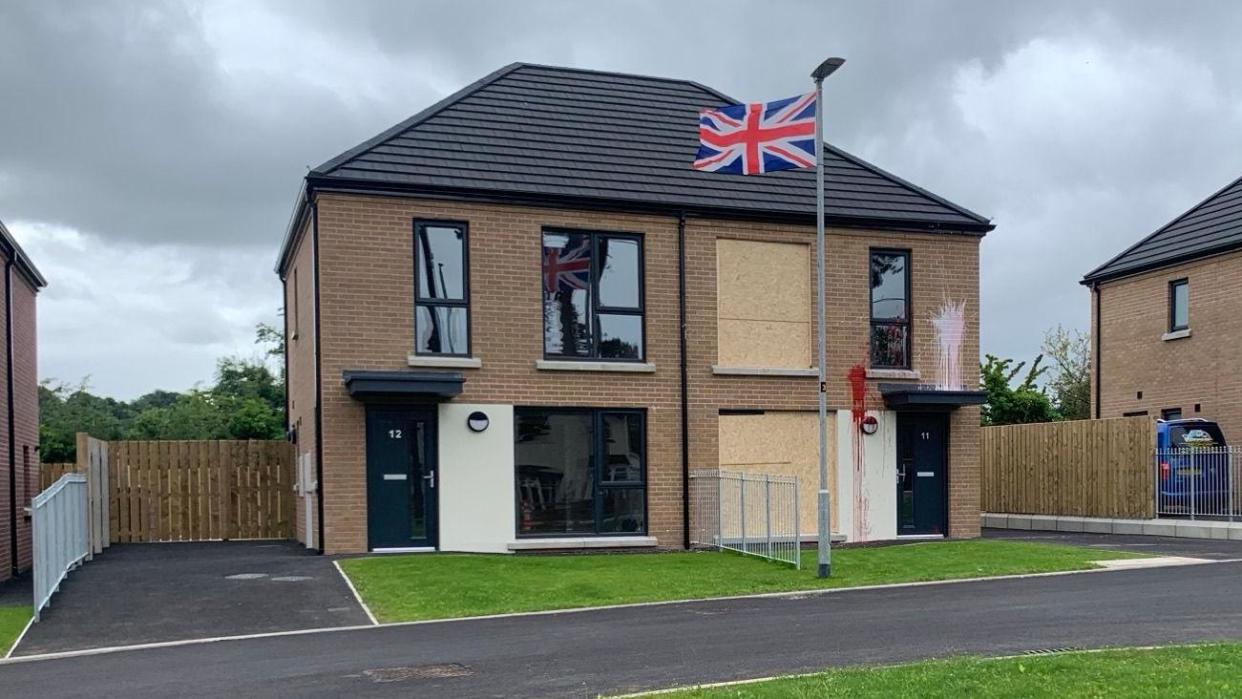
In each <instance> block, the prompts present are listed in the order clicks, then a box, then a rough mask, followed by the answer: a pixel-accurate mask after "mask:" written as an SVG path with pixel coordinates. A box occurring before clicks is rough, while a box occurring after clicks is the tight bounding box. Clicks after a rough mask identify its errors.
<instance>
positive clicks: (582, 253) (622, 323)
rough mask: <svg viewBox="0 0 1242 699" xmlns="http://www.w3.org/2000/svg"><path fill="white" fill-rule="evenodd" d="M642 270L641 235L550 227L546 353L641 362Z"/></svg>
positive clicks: (545, 257)
mask: <svg viewBox="0 0 1242 699" xmlns="http://www.w3.org/2000/svg"><path fill="white" fill-rule="evenodd" d="M642 269H643V248H642V238H641V237H639V236H636V235H623V234H615V233H591V232H580V231H562V230H555V231H554V230H547V231H544V233H543V283H542V286H543V353H544V355H545V356H547V357H554V358H573V359H609V360H630V361H641V360H642V358H643V275H642Z"/></svg>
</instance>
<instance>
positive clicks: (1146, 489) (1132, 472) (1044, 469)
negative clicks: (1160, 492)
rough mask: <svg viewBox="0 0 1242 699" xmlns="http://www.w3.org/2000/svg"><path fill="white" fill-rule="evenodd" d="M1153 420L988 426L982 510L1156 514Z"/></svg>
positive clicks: (983, 458) (1083, 514)
mask: <svg viewBox="0 0 1242 699" xmlns="http://www.w3.org/2000/svg"><path fill="white" fill-rule="evenodd" d="M1154 447H1155V424H1154V422H1153V421H1152V420H1151V418H1148V417H1127V418H1112V419H1106V420H1075V421H1071V422H1048V423H1041V424H1033V425H1004V426H999V427H985V428H983V436H982V440H981V454H980V457H981V462H982V474H981V476H982V482H981V484H980V485H981V503H980V504H981V505H982V509H983V511H984V512H998V513H1009V514H1037V515H1070V516H1079V517H1119V518H1127V519H1150V518H1152V517H1154V516H1155V504H1154V502H1155V491H1154V488H1155V472H1154V469H1153V466H1152V453H1153V452H1152V450H1153V448H1154Z"/></svg>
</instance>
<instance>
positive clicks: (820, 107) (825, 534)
mask: <svg viewBox="0 0 1242 699" xmlns="http://www.w3.org/2000/svg"><path fill="white" fill-rule="evenodd" d="M843 63H845V59H844V58H829V59H828V60H826V61H824V62H823V63H820V64H819V66H818V67H817V68H815V70H814V71H812V72H811V77H812V78H813V79H814V80H815V295H816V312H817V315H818V320H819V322H818V323H817V325H818V326H819V337H818V344H819V357H818V359H819V568H818V575H819V577H821V578H826V577H828V576H829V575H831V574H832V543H831V541H830V539H831V532H830V531H829V524H828V522H829V513H830V508H831V507H832V505H831V501H830V498H829V496H828V394H827V390H828V376H827V371H828V365H827V361H826V359H827V358H826V356H825V354H826V352H825V349H824V345H825V336H826V332H825V329H824V326H825V325H826V322H825V321H826V318H825V315H824V310H825V302H824V78H826V77H828V76H829V75H832V74H833V73H834V72H835V71H836V70H837V68H840V67H841V65H842V64H843Z"/></svg>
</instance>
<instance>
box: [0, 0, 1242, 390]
mask: <svg viewBox="0 0 1242 699" xmlns="http://www.w3.org/2000/svg"><path fill="white" fill-rule="evenodd" d="M238 13H243V14H245V15H246V17H245V18H244V19H235V20H234V21H232V22H229V21H222V18H223V19H224V20H228V19H229V18H230V17H236V16H237V15H238ZM1238 26H1242V5H1239V4H1237V3H1234V2H1225V1H1218V2H1195V3H1168V2H1157V1H1155V0H1135V1H1129V0H1112V1H1106V2H1094V3H1090V4H1087V3H1082V2H1078V1H1077V0H1060V1H1055V2H1040V3H1031V2H1016V1H1011V2H996V1H995V0H943V1H937V2H909V1H904V0H903V1H898V0H880V1H876V2H866V3H862V2H831V3H825V2H813V1H790V2H779V3H778V2H762V3H761V2H741V1H740V0H734V1H732V2H721V3H716V4H714V5H712V9H711V14H710V17H705V15H704V11H703V7H702V6H701V4H692V3H668V2H656V1H651V2H641V1H619V2H610V3H583V2H550V1H539V2H522V3H515V2H508V1H504V2H459V1H452V2H448V1H435V2H430V1H426V2H416V3H415V2H404V1H401V2H399V1H397V0H387V1H373V2H352V3H342V2H333V1H331V0H302V1H298V2H294V1H293V0H269V1H268V2H264V3H259V2H247V3H238V4H234V5H225V4H221V3H197V2H179V3H161V4H154V3H148V4H139V3H131V2H122V1H119V0H107V1H94V2H90V3H83V2H67V1H64V2H40V1H37V0H32V1H30V2H8V3H4V4H3V5H0V85H2V86H3V88H4V90H3V94H4V95H5V96H6V98H7V100H6V104H5V108H4V109H0V217H3V218H4V219H5V220H6V221H9V222H11V221H12V220H14V219H20V220H24V221H28V222H36V223H41V224H58V225H62V226H66V227H68V228H71V229H74V230H77V231H81V232H83V233H84V234H86V235H88V236H90V237H91V240H92V241H95V242H93V243H91V245H92V248H91V250H92V251H97V250H98V249H100V247H99V246H103V248H106V247H107V246H109V245H113V244H117V245H124V246H131V247H126V248H125V249H126V250H135V251H139V250H143V249H150V248H151V246H153V245H155V246H159V245H163V246H167V247H158V248H155V250H156V252H153V253H149V254H137V253H135V254H134V255H131V256H130V257H132V260H128V261H127V260H125V259H115V260H114V264H116V265H118V266H120V267H121V268H122V269H125V266H126V265H133V266H137V265H144V266H146V267H151V266H158V265H161V264H167V265H169V267H170V269H173V268H175V272H170V273H175V274H177V275H181V276H180V277H179V278H178V280H179V281H178V283H177V284H171V285H170V284H167V283H166V282H165V283H162V282H160V281H159V280H158V279H157V278H151V280H150V281H149V283H150V284H151V285H153V288H157V289H158V292H156V293H159V294H161V295H163V296H165V297H166V298H165V299H164V300H165V301H167V305H168V306H169V307H171V308H173V309H174V310H173V311H172V312H173V314H174V315H177V314H179V315H180V316H181V317H183V318H187V319H191V318H192V319H198V318H199V317H200V315H201V314H202V313H204V311H203V308H204V307H205V306H209V305H212V304H218V305H219V306H220V307H221V308H222V309H223V310H221V311H219V312H213V313H210V314H208V315H205V316H202V318H203V323H202V326H201V327H200V326H198V325H196V324H195V323H189V324H188V325H187V326H186V327H184V328H181V326H177V325H176V324H174V328H173V329H172V330H170V331H169V332H168V333H164V334H160V333H146V332H145V331H141V330H140V328H139V326H141V324H142V323H150V322H155V320H156V318H157V317H161V316H160V314H161V313H167V312H169V311H168V308H161V309H159V310H150V309H146V308H145V307H144V306H143V305H142V304H141V303H139V301H140V298H141V291H140V290H134V289H129V291H128V293H129V294H131V295H130V296H127V297H125V298H123V299H121V300H119V301H118V300H117V299H116V298H115V297H114V296H110V295H109V294H108V292H107V291H106V290H103V289H98V288H96V286H97V285H92V284H91V283H90V281H93V280H91V278H90V274H91V270H90V267H89V265H86V264H79V262H80V261H77V260H70V261H66V262H65V263H64V264H63V265H61V268H60V269H56V270H55V271H56V272H58V273H59V274H60V278H59V279H58V278H56V277H55V276H53V277H51V279H52V282H53V286H52V287H51V288H49V289H48V292H47V294H46V295H45V297H44V298H45V301H46V302H45V304H44V306H43V313H44V316H45V317H46V318H48V322H47V323H45V325H44V327H45V328H47V329H48V330H47V331H46V332H45V333H44V343H45V347H50V348H51V349H50V350H49V351H47V352H46V353H45V354H46V356H47V357H49V358H50V359H49V360H48V361H46V362H45V366H48V367H52V368H54V369H55V371H56V372H58V373H60V374H61V375H67V376H72V375H73V374H74V373H75V371H73V370H72V369H71V367H75V366H82V365H84V364H90V365H91V366H90V371H89V372H85V371H83V372H76V373H92V374H93V375H95V377H96V381H97V382H98V383H100V384H101V385H102V384H103V383H104V382H105V381H106V382H107V386H108V388H109V390H116V391H120V392H134V391H137V390H138V389H139V388H142V389H146V388H151V387H155V386H158V385H165V384H167V385H169V386H170V387H176V386H185V385H189V384H191V383H193V380H192V379H194V377H197V378H206V376H208V375H209V374H210V364H211V362H210V360H211V358H213V357H214V356H215V355H216V354H217V353H218V352H219V351H220V350H221V349H222V348H223V349H228V348H233V349H238V350H239V351H244V350H247V348H248V346H249V339H250V334H251V326H252V325H253V322H256V320H257V319H264V318H267V319H273V318H274V314H275V310H276V308H277V307H278V305H279V303H280V297H279V287H278V285H277V284H276V281H275V279H274V278H273V277H272V276H271V274H270V263H271V261H272V258H273V256H274V254H275V248H276V246H277V244H278V242H279V239H280V235H281V232H282V229H283V226H284V224H285V221H286V220H287V217H288V214H289V207H290V205H291V203H292V200H293V193H294V189H295V187H296V185H297V182H298V179H299V177H300V176H301V174H302V173H303V172H304V169H305V167H307V166H311V165H316V164H318V163H319V162H321V161H323V160H325V159H327V158H329V157H331V156H332V155H335V154H336V153H338V152H340V151H342V150H344V149H346V148H348V147H350V146H352V145H354V144H355V143H357V142H359V141H361V140H363V139H365V138H367V137H369V136H371V135H373V134H374V133H376V132H378V131H380V130H381V129H383V128H386V127H387V126H390V125H391V124H393V123H395V122H397V121H399V120H401V119H403V118H405V117H406V116H408V115H410V114H412V113H414V112H416V111H418V110H420V109H422V108H423V107H425V106H427V105H428V104H430V103H431V102H433V101H435V100H436V99H438V98H440V97H443V96H444V95H445V94H447V93H449V92H451V91H452V90H455V89H457V88H459V87H461V86H463V85H465V84H467V83H469V82H471V81H473V80H475V79H476V78H478V77H480V76H482V75H484V74H486V73H488V72H490V71H492V70H494V69H496V68H498V67H500V66H502V65H504V64H507V63H510V62H512V61H516V60H525V61H534V62H543V63H555V64H568V65H578V66H581V67H587V68H598V69H605V70H619V71H629V72H638V73H647V74H654V75H668V76H673V77H684V78H690V79H694V80H698V81H700V82H703V83H706V84H709V85H712V86H714V87H717V88H719V89H721V90H722V91H724V92H726V93H729V94H732V95H734V96H735V97H738V98H741V99H764V98H774V97H781V96H785V95H788V94H793V93H795V92H798V91H802V90H807V89H809V79H808V77H807V73H808V72H809V70H810V68H811V67H812V66H813V65H815V64H816V63H817V62H818V61H819V60H820V59H822V58H823V57H824V56H825V55H829V54H837V55H843V56H845V57H847V58H848V61H849V63H848V64H847V66H846V68H845V69H844V70H842V71H841V72H840V73H838V74H837V75H835V76H833V78H832V79H831V81H830V82H829V84H828V85H827V86H826V91H827V105H826V110H827V111H826V114H827V117H828V136H829V139H830V140H832V141H833V142H835V143H837V144H838V145H840V146H842V147H844V148H846V149H847V150H851V151H853V152H855V153H857V154H858V155H861V156H863V157H865V158H868V159H870V160H872V161H873V162H875V163H876V164H878V165H880V166H881V167H884V168H887V169H890V170H892V171H893V172H895V173H897V174H899V175H901V176H903V177H906V178H907V179H910V180H912V181H914V182H915V183H917V184H920V185H922V186H925V187H927V188H928V189H931V190H932V191H935V192H936V193H938V194H942V195H944V196H946V197H948V198H950V199H953V200H955V201H957V202H959V203H961V204H963V205H965V206H967V207H969V208H971V209H974V210H976V211H978V212H980V213H983V214H985V215H989V216H992V217H994V219H995V221H996V223H997V224H998V228H997V230H996V231H995V232H994V233H992V234H991V235H990V236H989V237H988V238H987V239H986V240H985V242H984V247H983V261H984V269H983V272H982V287H983V309H982V320H983V346H984V350H985V351H990V352H997V353H1001V354H1013V355H1022V356H1029V355H1030V354H1032V353H1033V352H1034V351H1035V350H1036V349H1037V348H1038V345H1039V341H1040V337H1041V335H1042V332H1043V330H1044V329H1045V328H1047V327H1050V326H1052V325H1055V324H1056V323H1058V322H1061V323H1066V324H1069V325H1073V326H1078V327H1085V324H1086V318H1087V312H1088V308H1087V298H1086V295H1085V292H1084V291H1083V290H1082V289H1081V288H1080V287H1079V286H1078V284H1077V280H1078V279H1079V278H1080V277H1081V275H1082V274H1083V273H1084V272H1086V271H1087V270H1089V269H1090V268H1092V267H1094V266H1095V265H1096V264H1098V263H1100V262H1102V261H1103V260H1104V259H1107V258H1108V257H1110V256H1111V255H1112V254H1114V253H1115V252H1117V251H1118V250H1120V248H1121V247H1123V246H1124V245H1126V244H1128V243H1130V242H1132V241H1134V240H1136V239H1137V238H1138V237H1140V236H1142V235H1144V234H1146V233H1148V232H1150V231H1151V230H1153V229H1155V228H1156V227H1157V226H1159V225H1161V224H1162V223H1164V222H1165V221H1167V220H1168V219H1169V218H1171V217H1172V216H1174V215H1176V214H1177V213H1179V212H1180V211H1182V210H1184V209H1185V208H1187V207H1189V206H1190V205H1192V204H1193V203H1195V202H1196V201H1198V200H1199V199H1201V198H1203V197H1204V196H1206V195H1207V194H1209V193H1210V192H1212V191H1213V190H1215V189H1216V188H1218V187H1219V186H1221V185H1223V184H1224V183H1225V182H1226V181H1228V180H1230V179H1232V178H1233V177H1236V176H1237V175H1239V174H1242V161H1239V160H1238V159H1237V158H1235V157H1233V155H1232V154H1233V153H1237V152H1239V149H1240V148H1242V80H1239V79H1238V78H1237V77H1236V76H1238V75H1242V43H1240V42H1238V41H1237V40H1236V33H1237V27H1238ZM1074 61H1077V63H1075V62H1074ZM18 234H19V236H20V235H21V231H20V230H19V231H18ZM23 242H25V241H23ZM45 243H46V241H45ZM46 249H48V250H49V251H51V250H61V248H59V247H57V246H55V245H50V244H48V246H47V248H46ZM62 252H63V251H62ZM48 254H53V253H51V252H49V253H48ZM63 254H68V253H63ZM160 255H165V256H166V257H163V258H161V257H160ZM173 263H175V264H173ZM132 271H133V274H135V275H138V277H137V278H140V279H147V277H145V276H143V275H146V274H148V273H149V271H150V270H149V269H137V268H136V267H134V268H133V270H132ZM84 279H85V280H88V281H83V280H84ZM58 284H63V287H61V289H60V290H58V289H57V285H58ZM118 303H120V304H123V305H124V304H129V305H130V306H131V307H132V310H129V311H124V312H120V313H118V314H117V315H118V316H119V318H122V319H123V321H121V322H123V323H125V324H127V326H128V327H132V328H134V330H132V331H131V332H130V335H131V337H132V340H131V342H130V344H128V345H125V344H124V343H122V344H119V345H117V346H116V347H112V346H109V347H108V348H106V351H102V350H101V352H100V353H98V354H97V355H94V356H92V357H90V358H89V360H88V359H84V358H83V357H82V355H81V353H76V354H75V353H73V352H71V351H69V350H68V349H64V350H62V349H61V346H62V344H63V345H64V346H65V347H69V346H70V345H69V343H71V342H76V341H80V338H79V336H78V335H75V334H73V333H74V332H75V331H74V330H73V329H74V328H75V327H79V326H81V327H91V328H95V327H97V324H98V323H99V322H102V321H100V320H99V318H105V319H106V317H107V315H108V313H107V309H108V308H109V306H110V305H116V304H118ZM177 328H180V329H177ZM139 342H141V343H147V344H150V345H153V346H154V349H156V350H158V349H159V348H160V347H165V348H172V349H170V350H169V351H168V352H166V353H165V354H168V355H170V356H171V354H173V353H179V355H180V356H181V357H182V358H183V361H182V362H181V363H177V362H175V361H173V360H171V359H167V360H166V359H161V358H152V359H150V360H148V363H147V366H148V367H150V368H149V369H144V371H142V372H135V371H132V370H130V369H129V368H128V366H127V363H126V362H125V361H123V360H122V359H121V358H122V357H124V356H125V354H124V351H123V349H124V348H125V347H129V348H130V349H131V350H133V351H138V352H139V354H141V355H142V356H143V357H148V356H151V357H153V356H154V355H152V354H150V352H149V351H148V348H147V347H146V346H143V347H142V348H140V349H138V350H134V347H135V346H136V344H137V343H139ZM75 362H76V364H75ZM132 363H133V362H128V364H132Z"/></svg>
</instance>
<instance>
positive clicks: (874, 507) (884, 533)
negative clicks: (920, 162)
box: [832, 410, 897, 541]
mask: <svg viewBox="0 0 1242 699" xmlns="http://www.w3.org/2000/svg"><path fill="white" fill-rule="evenodd" d="M867 414H868V415H870V416H872V417H874V418H875V419H876V420H878V421H879V423H880V426H879V430H878V431H877V432H876V433H875V434H872V435H865V434H863V433H862V432H861V431H860V430H859V429H858V426H857V425H855V424H854V420H853V416H852V414H851V413H850V411H849V410H838V411H837V421H836V422H837V469H838V472H837V492H835V493H833V494H832V495H833V501H832V505H833V507H836V508H838V510H839V519H838V520H837V522H838V527H839V529H840V530H841V533H842V534H844V535H845V537H846V540H847V541H881V540H885V539H896V538H897V413H896V412H894V411H892V410H868V411H867ZM855 440H861V450H860V451H859V452H858V453H859V454H860V455H861V457H862V459H861V466H862V468H861V471H862V488H861V490H860V493H859V495H860V496H861V497H859V498H857V499H858V500H860V501H862V502H863V503H865V505H864V507H863V508H860V507H858V503H856V502H855V499H856V498H855V492H854V480H855V475H854V474H855V462H856V461H857V459H856V458H855V453H856V452H855Z"/></svg>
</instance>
